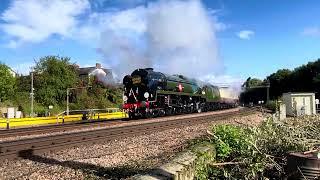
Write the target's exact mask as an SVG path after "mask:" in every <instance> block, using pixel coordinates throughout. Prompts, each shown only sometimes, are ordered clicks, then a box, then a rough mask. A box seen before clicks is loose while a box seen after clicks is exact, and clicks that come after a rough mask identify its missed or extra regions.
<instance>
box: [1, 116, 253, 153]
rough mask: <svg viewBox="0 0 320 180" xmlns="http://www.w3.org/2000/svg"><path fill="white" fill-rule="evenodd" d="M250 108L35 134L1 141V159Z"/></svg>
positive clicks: (153, 129) (170, 125) (214, 117)
mask: <svg viewBox="0 0 320 180" xmlns="http://www.w3.org/2000/svg"><path fill="white" fill-rule="evenodd" d="M252 112H253V110H246V111H245V110H243V111H236V112H227V113H221V114H216V115H209V116H200V117H191V118H188V119H176V120H169V121H160V122H150V123H144V124H138V125H129V126H122V127H109V128H104V129H97V130H90V131H83V132H75V133H65V134H59V135H53V136H43V137H36V138H32V139H22V140H16V141H8V142H2V143H0V159H15V158H24V157H27V156H28V155H32V154H41V153H43V152H47V151H52V150H58V149H65V148H67V147H72V146H78V145H82V144H88V143H93V142H94V143H96V142H102V141H110V140H113V139H117V138H121V137H132V136H135V135H141V134H148V133H152V132H155V131H162V130H166V129H170V128H176V127H181V126H183V125H192V124H198V123H204V122H208V121H214V120H216V121H218V120H222V119H225V118H228V117H233V116H236V115H247V114H251V113H252Z"/></svg>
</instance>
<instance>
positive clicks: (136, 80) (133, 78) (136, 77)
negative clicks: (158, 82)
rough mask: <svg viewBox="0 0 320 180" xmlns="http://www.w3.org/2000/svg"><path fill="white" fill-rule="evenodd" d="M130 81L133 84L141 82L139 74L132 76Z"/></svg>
mask: <svg viewBox="0 0 320 180" xmlns="http://www.w3.org/2000/svg"><path fill="white" fill-rule="evenodd" d="M132 83H133V84H139V83H141V77H140V76H134V77H132Z"/></svg>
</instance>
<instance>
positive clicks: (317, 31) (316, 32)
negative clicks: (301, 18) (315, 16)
mask: <svg viewBox="0 0 320 180" xmlns="http://www.w3.org/2000/svg"><path fill="white" fill-rule="evenodd" d="M302 34H303V35H306V36H313V37H320V28H319V27H308V28H305V29H304V30H303V32H302Z"/></svg>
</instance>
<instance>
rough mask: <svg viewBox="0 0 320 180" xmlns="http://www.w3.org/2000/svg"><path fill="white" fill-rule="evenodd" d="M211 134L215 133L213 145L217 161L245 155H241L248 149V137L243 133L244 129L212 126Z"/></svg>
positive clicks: (229, 126) (230, 126)
mask: <svg viewBox="0 0 320 180" xmlns="http://www.w3.org/2000/svg"><path fill="white" fill-rule="evenodd" d="M213 132H215V134H214V135H215V142H214V143H215V144H216V151H217V160H218V161H224V160H226V159H228V158H232V159H233V158H236V157H237V156H241V155H246V154H241V153H243V152H246V151H244V150H247V149H248V148H249V147H250V144H249V143H248V141H249V140H250V136H248V133H246V132H245V129H243V128H241V127H238V126H232V125H220V126H214V127H213ZM231 155H232V156H231Z"/></svg>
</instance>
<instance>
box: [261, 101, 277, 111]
mask: <svg viewBox="0 0 320 180" xmlns="http://www.w3.org/2000/svg"><path fill="white" fill-rule="evenodd" d="M264 107H265V108H267V109H269V110H272V111H273V112H275V111H276V110H277V101H269V102H267V103H266V104H265V105H264Z"/></svg>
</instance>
